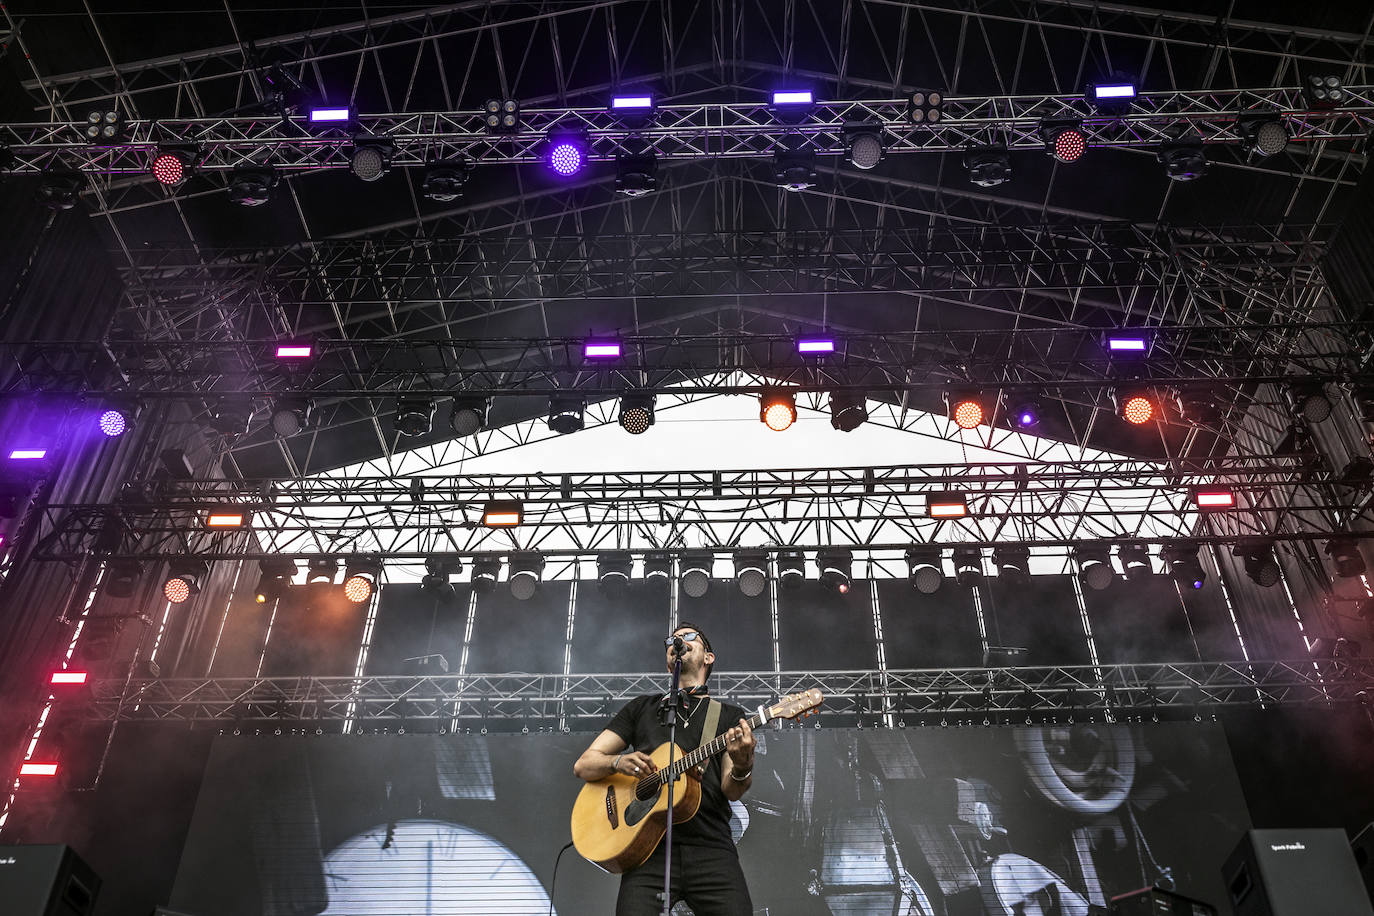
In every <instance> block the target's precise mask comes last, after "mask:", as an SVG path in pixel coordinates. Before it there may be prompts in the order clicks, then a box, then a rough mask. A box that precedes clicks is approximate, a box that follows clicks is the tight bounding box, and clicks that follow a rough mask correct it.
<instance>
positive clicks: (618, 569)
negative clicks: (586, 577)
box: [596, 550, 634, 593]
mask: <svg viewBox="0 0 1374 916" xmlns="http://www.w3.org/2000/svg"><path fill="white" fill-rule="evenodd" d="M633 566H634V560H633V558H631V556H630V552H629V551H628V550H609V551H606V552H605V553H601V554H597V557H596V578H597V582H598V584H599V585H600V586H601V590H602V591H603V592H611V593H615V592H622V591H624V590H625V587H626V586H627V585H629V584H630V571H631V569H632V568H633Z"/></svg>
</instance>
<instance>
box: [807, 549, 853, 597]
mask: <svg viewBox="0 0 1374 916" xmlns="http://www.w3.org/2000/svg"><path fill="white" fill-rule="evenodd" d="M853 565H854V555H853V553H851V552H850V551H849V550H848V549H846V548H843V547H827V548H826V549H824V550H821V551H819V552H818V553H817V554H816V568H817V569H819V570H820V573H821V585H824V586H825V587H826V588H828V589H830V590H831V591H834V592H839V593H840V594H841V595H847V594H849V589H850V587H851V586H852V584H853V583H852V581H851V571H852V569H853Z"/></svg>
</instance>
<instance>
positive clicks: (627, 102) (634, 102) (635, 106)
mask: <svg viewBox="0 0 1374 916" xmlns="http://www.w3.org/2000/svg"><path fill="white" fill-rule="evenodd" d="M653 107H654V97H653V96H651V95H617V96H612V97H611V110H612V111H645V110H647V109H650V108H653Z"/></svg>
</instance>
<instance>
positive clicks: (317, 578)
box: [305, 557, 339, 585]
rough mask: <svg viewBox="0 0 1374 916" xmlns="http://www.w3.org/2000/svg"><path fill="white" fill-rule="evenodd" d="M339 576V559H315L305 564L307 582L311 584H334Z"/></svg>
mask: <svg viewBox="0 0 1374 916" xmlns="http://www.w3.org/2000/svg"><path fill="white" fill-rule="evenodd" d="M338 575H339V560H338V558H337V557H315V558H313V559H310V560H307V561H306V564H305V581H306V583H307V584H309V583H315V582H319V583H324V584H326V585H329V584H332V583H333V582H334V579H335V578H336V577H337V576H338Z"/></svg>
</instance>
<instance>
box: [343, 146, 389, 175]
mask: <svg viewBox="0 0 1374 916" xmlns="http://www.w3.org/2000/svg"><path fill="white" fill-rule="evenodd" d="M391 152H392V146H391V142H390V141H389V140H354V141H353V152H352V153H351V154H350V155H349V157H348V170H349V171H350V172H352V173H353V175H354V177H355V178H357V179H358V180H359V181H377V180H379V179H380V178H381V177H382V176H383V175H385V174H386V173H387V171H388V170H389V169H390V168H391Z"/></svg>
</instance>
